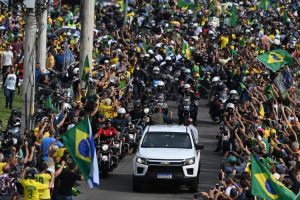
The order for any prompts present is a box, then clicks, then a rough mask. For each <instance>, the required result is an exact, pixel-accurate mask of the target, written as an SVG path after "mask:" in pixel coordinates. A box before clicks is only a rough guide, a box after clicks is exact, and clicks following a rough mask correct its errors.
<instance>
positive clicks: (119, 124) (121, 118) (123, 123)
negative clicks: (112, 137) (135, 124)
mask: <svg viewBox="0 0 300 200" xmlns="http://www.w3.org/2000/svg"><path fill="white" fill-rule="evenodd" d="M117 113H118V115H117V117H115V118H114V119H113V120H112V122H113V125H114V127H116V129H117V130H118V131H122V130H123V129H124V128H125V127H127V126H128V123H129V120H128V118H127V117H126V110H125V108H123V107H120V108H118V109H117Z"/></svg>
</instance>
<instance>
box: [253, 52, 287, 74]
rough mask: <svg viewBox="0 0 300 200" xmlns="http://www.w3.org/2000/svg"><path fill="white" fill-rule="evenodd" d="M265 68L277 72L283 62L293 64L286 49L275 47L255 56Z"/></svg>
mask: <svg viewBox="0 0 300 200" xmlns="http://www.w3.org/2000/svg"><path fill="white" fill-rule="evenodd" d="M257 59H258V60H259V61H260V62H262V63H263V64H264V65H265V66H266V67H267V68H269V69H270V70H272V71H273V72H277V71H278V70H279V69H280V68H282V67H283V66H284V65H285V64H287V65H293V58H292V56H291V54H289V53H288V52H287V51H284V50H281V49H275V50H273V51H269V52H267V53H264V54H262V55H260V56H258V57H257Z"/></svg>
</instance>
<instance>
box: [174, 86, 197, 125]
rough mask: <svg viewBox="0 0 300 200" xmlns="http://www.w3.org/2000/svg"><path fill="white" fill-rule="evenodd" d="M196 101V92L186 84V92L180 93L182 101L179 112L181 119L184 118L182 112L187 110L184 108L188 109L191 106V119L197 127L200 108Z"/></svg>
mask: <svg viewBox="0 0 300 200" xmlns="http://www.w3.org/2000/svg"><path fill="white" fill-rule="evenodd" d="M196 100H197V98H196V95H195V93H194V91H193V90H192V89H191V85H190V84H184V90H183V91H181V92H180V101H179V106H178V111H179V114H180V117H183V116H182V111H184V109H185V107H184V106H186V108H187V106H189V109H188V111H189V112H190V117H191V118H192V119H193V121H194V125H195V126H196V125H197V114H198V106H197V105H196V104H195V101H196ZM185 104H187V105H185ZM186 111H187V110H186ZM181 120H182V119H181ZM182 123H183V122H182Z"/></svg>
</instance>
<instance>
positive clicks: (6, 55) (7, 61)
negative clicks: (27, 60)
mask: <svg viewBox="0 0 300 200" xmlns="http://www.w3.org/2000/svg"><path fill="white" fill-rule="evenodd" d="M13 57H14V55H13V53H12V52H11V51H3V53H2V65H3V66H11V65H12V59H13Z"/></svg>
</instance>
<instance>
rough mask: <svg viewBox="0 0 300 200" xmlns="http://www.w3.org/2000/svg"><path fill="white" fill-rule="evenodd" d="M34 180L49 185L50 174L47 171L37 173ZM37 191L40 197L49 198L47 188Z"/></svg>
mask: <svg viewBox="0 0 300 200" xmlns="http://www.w3.org/2000/svg"><path fill="white" fill-rule="evenodd" d="M36 181H37V182H39V183H42V184H45V185H49V184H50V182H51V175H50V174H47V173H44V174H38V175H37V177H36ZM39 192H40V199H51V195H50V189H49V188H47V189H45V190H39Z"/></svg>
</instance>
